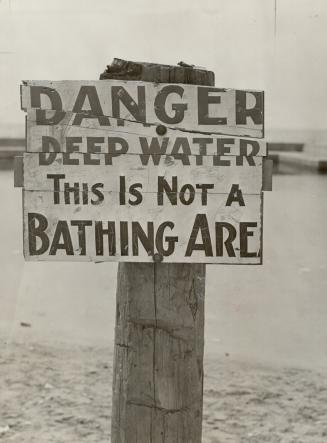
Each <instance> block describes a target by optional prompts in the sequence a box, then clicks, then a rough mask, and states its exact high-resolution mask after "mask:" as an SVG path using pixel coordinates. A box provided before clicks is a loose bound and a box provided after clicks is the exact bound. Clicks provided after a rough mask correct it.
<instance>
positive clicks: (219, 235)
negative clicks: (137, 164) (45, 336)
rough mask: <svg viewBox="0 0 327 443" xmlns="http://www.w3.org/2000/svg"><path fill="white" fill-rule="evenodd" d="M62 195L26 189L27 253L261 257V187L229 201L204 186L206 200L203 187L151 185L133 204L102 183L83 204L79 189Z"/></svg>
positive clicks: (102, 257)
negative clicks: (173, 191) (195, 190)
mask: <svg viewBox="0 0 327 443" xmlns="http://www.w3.org/2000/svg"><path fill="white" fill-rule="evenodd" d="M67 195H68V194H66V195H65V193H64V192H59V193H56V192H53V193H51V192H47V191H24V239H25V240H24V250H25V257H26V258H27V259H28V260H75V261H76V260H77V261H85V260H92V261H118V260H119V261H135V262H153V257H154V255H155V254H157V255H160V256H161V257H162V258H161V259H162V260H164V261H165V262H185V263H191V262H195V263H226V264H232V263H233V264H258V263H260V262H261V211H260V208H261V195H260V194H253V195H244V196H243V201H244V206H240V205H239V204H237V205H235V206H234V205H231V206H226V201H227V199H228V197H229V196H228V195H227V194H208V195H207V197H206V199H205V202H206V204H204V200H203V198H202V196H201V195H200V194H199V195H195V196H194V195H193V196H192V195H191V196H186V195H183V194H177V195H171V196H167V195H166V194H161V195H160V194H157V193H154V192H152V193H145V194H144V196H143V198H142V202H141V203H140V204H139V205H138V206H133V204H131V203H129V199H130V198H129V196H128V195H123V196H121V195H119V194H117V193H115V192H113V193H110V192H109V193H108V192H101V191H99V188H94V195H92V193H90V194H87V197H86V198H87V199H88V201H87V202H86V201H85V204H83V195H82V193H81V195H80V196H79V197H76V194H75V195H74V197H73V198H70V199H69V200H68V198H67ZM77 199H78V201H77ZM134 201H135V200H134ZM187 201H192V204H185V203H186V202H187Z"/></svg>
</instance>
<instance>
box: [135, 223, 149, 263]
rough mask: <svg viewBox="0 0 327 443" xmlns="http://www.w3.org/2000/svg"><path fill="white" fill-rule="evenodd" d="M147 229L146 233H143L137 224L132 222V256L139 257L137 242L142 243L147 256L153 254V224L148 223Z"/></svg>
mask: <svg viewBox="0 0 327 443" xmlns="http://www.w3.org/2000/svg"><path fill="white" fill-rule="evenodd" d="M147 228H148V229H147V233H145V232H144V230H143V228H142V227H141V225H140V223H139V222H132V245H133V247H132V249H133V256H138V255H139V241H140V242H141V243H142V245H143V247H144V249H145V250H146V252H147V254H148V255H153V254H154V231H153V222H148V223H147Z"/></svg>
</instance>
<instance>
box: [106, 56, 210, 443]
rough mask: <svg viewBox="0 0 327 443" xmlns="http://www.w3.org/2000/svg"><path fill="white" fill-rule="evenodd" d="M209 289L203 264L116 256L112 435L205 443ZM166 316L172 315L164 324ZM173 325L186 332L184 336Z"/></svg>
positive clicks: (143, 74) (162, 73)
mask: <svg viewBox="0 0 327 443" xmlns="http://www.w3.org/2000/svg"><path fill="white" fill-rule="evenodd" d="M126 65H127V66H128V67H129V69H126V67H127V66H126ZM109 68H110V67H109ZM111 68H112V71H114V72H110V73H109V75H110V76H111V78H112V77H113V78H126V79H128V78H130V72H131V71H132V72H133V73H134V72H135V71H136V72H137V74H136V76H135V74H133V75H134V79H135V80H139V81H147V80H150V81H158V82H169V81H170V78H172V79H173V80H172V81H174V82H177V81H180V82H183V83H188V82H189V83H198V84H203V85H209V86H211V85H213V84H214V75H213V73H212V72H210V71H204V72H203V71H202V70H201V72H199V70H197V69H194V70H192V69H191V73H190V69H184V68H180V67H175V66H166V65H154V66H152V68H151V71H149V70H148V69H146V68H147V67H146V66H145V65H144V64H143V63H132V62H127V61H126V62H123V63H120V62H118V63H115V62H114V63H113V65H112V66H111ZM109 71H110V69H109ZM116 75H117V77H115V76H116ZM177 79H178V80H177ZM204 296H205V265H203V264H169V263H158V264H153V263H144V264H137V263H120V264H119V268H118V275H117V297H116V300H117V301H116V303H117V306H116V329H115V358H114V380H113V398H112V400H113V402H112V404H113V408H112V421H111V423H112V425H111V441H112V443H201V436H202V409H203V350H204ZM161 319H168V320H169V319H171V320H169V321H168V322H167V320H166V322H165V326H166V327H165V329H163V328H160V326H161V324H162V323H161V322H159V321H158V320H161ZM144 320H145V324H144ZM147 324H149V325H151V326H152V327H150V328H147V327H146V325H147ZM176 331H182V332H185V333H184V334H183V335H182V336H183V337H184V340H183V341H182V340H181V339H176V338H174V335H175V334H176ZM163 359H164V363H160V362H162V361H163ZM185 362H187V365H185ZM189 374H190V376H189ZM163 382H164V383H165V386H166V387H165V389H164V390H163V389H162V388H160V389H159V387H161V386H162V383H163ZM192 393H193V398H192V401H190V394H192ZM167 398H168V399H170V401H169V402H168V401H167ZM175 398H176V401H174V399H175ZM135 399H136V400H137V402H135ZM177 399H178V401H177ZM149 405H150V407H149ZM171 405H175V406H176V405H177V406H178V407H177V408H171ZM167 406H168V407H167Z"/></svg>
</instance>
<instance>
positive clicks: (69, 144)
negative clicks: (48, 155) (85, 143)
mask: <svg viewBox="0 0 327 443" xmlns="http://www.w3.org/2000/svg"><path fill="white" fill-rule="evenodd" d="M78 143H82V137H67V139H66V152H64V153H63V164H64V165H79V159H78V158H71V157H70V154H72V153H73V152H79V146H78Z"/></svg>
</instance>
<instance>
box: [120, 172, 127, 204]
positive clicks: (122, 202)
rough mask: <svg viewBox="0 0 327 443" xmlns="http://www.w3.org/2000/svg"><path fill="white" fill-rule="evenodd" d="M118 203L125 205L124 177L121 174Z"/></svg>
mask: <svg viewBox="0 0 327 443" xmlns="http://www.w3.org/2000/svg"><path fill="white" fill-rule="evenodd" d="M119 204H120V205H121V206H123V205H126V179H125V177H124V176H123V175H121V176H120V177H119Z"/></svg>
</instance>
